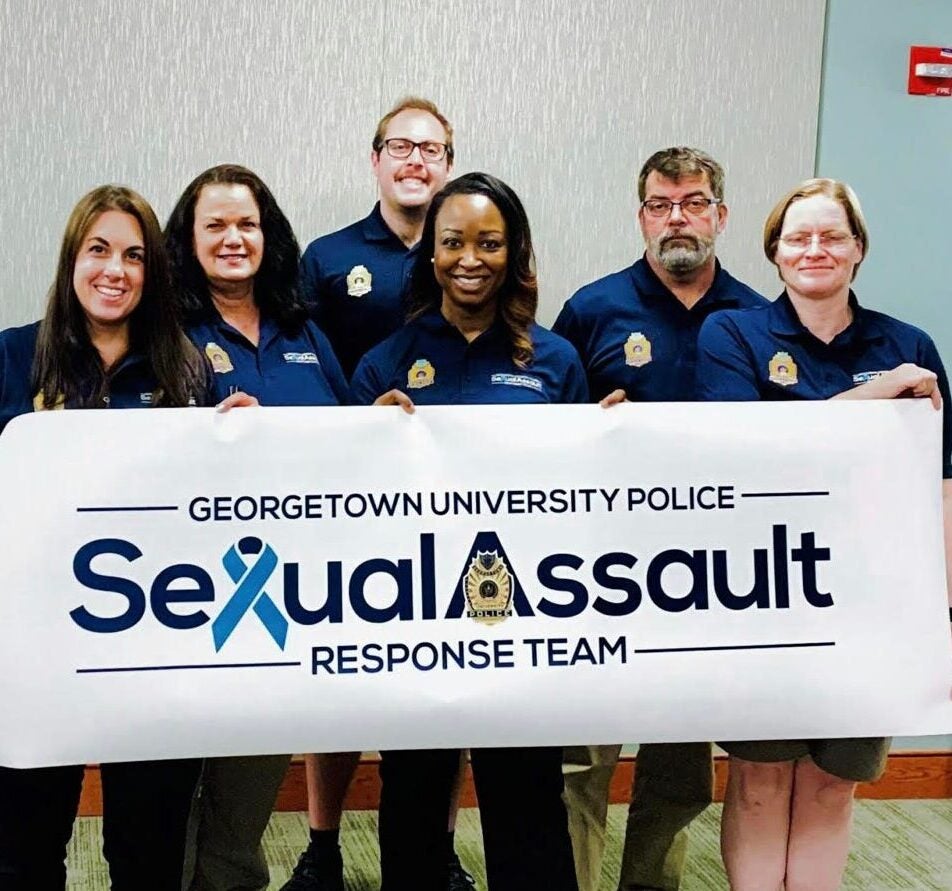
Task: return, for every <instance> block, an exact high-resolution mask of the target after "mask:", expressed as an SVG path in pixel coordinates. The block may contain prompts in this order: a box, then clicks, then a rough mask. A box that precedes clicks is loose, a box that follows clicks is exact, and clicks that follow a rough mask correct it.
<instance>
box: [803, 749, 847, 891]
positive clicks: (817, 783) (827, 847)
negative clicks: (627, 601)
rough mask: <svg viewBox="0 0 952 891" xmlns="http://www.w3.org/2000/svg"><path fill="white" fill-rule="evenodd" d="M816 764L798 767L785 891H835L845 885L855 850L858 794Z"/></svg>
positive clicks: (808, 759)
mask: <svg viewBox="0 0 952 891" xmlns="http://www.w3.org/2000/svg"><path fill="white" fill-rule="evenodd" d="M855 789H856V783H853V782H851V781H850V780H841V779H840V778H839V777H835V776H833V775H832V774H829V773H827V772H826V771H825V770H823V769H822V768H820V767H817V765H816V764H814V763H813V760H812V759H811V758H802V759H801V760H800V761H798V762H797V767H796V773H795V775H794V781H793V803H792V806H791V810H790V840H789V841H788V842H787V884H786V891H835V889H837V888H839V887H840V883H841V882H842V880H843V871H844V870H845V869H846V858H847V856H848V855H849V849H850V829H851V824H852V815H853V792H854V791H855Z"/></svg>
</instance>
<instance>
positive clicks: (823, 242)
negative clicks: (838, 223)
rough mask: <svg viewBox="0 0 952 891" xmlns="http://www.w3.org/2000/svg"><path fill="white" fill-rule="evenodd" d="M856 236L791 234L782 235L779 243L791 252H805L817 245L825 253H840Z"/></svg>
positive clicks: (835, 233)
mask: <svg viewBox="0 0 952 891" xmlns="http://www.w3.org/2000/svg"><path fill="white" fill-rule="evenodd" d="M855 240H856V236H855V235H853V234H852V233H850V232H836V231H834V232H791V233H790V234H789V235H782V236H781V237H780V243H781V244H782V245H783V246H784V247H785V248H787V249H788V250H791V251H798V252H802V251H807V250H809V249H810V248H812V247H813V245H814V244H817V245H819V246H820V247H821V248H822V249H823V250H825V251H832V252H833V253H835V252H836V251H842V250H844V249H846V248H848V247H849V246H850V245H851V244H852V243H853V242H854V241H855Z"/></svg>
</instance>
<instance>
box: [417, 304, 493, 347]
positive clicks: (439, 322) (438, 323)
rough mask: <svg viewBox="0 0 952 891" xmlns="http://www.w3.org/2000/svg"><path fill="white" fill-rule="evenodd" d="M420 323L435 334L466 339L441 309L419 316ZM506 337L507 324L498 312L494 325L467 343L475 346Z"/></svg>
mask: <svg viewBox="0 0 952 891" xmlns="http://www.w3.org/2000/svg"><path fill="white" fill-rule="evenodd" d="M419 324H420V327H422V328H423V329H424V330H426V331H429V332H431V333H433V334H439V335H442V336H444V337H457V338H459V339H460V340H465V338H464V337H463V335H462V334H461V333H460V331H459V329H458V328H457V327H456V326H455V325H451V324H450V323H449V322H448V321H447V320H446V317H445V316H444V315H443V313H442V312H440V310H439V309H431V310H428V311H427V312H425V313H423V315H421V316H420V318H419ZM506 339H507V335H506V325H505V323H504V322H503V320H502V316H500V315H499V314H498V313H497V314H496V318H495V320H494V321H493V323H492V325H490V326H489V327H488V328H487V329H486V330H485V331H484V332H483V333H482V334H480V335H479V337H477V338H476V339H475V340H473V341H470V342H469V343H468V344H467V345H468V346H473V345H474V344H477V343H485V342H486V341H491V342H497V341H500V340H503V341H505V340H506Z"/></svg>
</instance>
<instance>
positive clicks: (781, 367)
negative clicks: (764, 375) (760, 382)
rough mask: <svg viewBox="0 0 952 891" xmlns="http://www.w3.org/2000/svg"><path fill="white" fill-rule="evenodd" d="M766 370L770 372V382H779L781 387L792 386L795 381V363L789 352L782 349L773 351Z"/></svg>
mask: <svg viewBox="0 0 952 891" xmlns="http://www.w3.org/2000/svg"><path fill="white" fill-rule="evenodd" d="M767 371H768V372H769V374H770V382H771V383H774V384H780V386H781V387H792V386H793V385H794V384H795V383H796V382H797V363H796V362H794V361H793V357H792V356H791V355H790V353H785V352H783V350H779V351H777V352H776V353H774V356H773V358H772V359H771V360H770V364H769V365H768V366H767Z"/></svg>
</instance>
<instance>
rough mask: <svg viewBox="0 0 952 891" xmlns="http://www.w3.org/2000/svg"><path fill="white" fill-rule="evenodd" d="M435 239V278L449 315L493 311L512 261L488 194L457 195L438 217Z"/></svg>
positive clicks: (500, 218) (503, 226)
mask: <svg viewBox="0 0 952 891" xmlns="http://www.w3.org/2000/svg"><path fill="white" fill-rule="evenodd" d="M434 235H435V244H434V252H433V274H434V276H435V277H436V281H437V283H438V284H439V286H440V287H441V288H442V289H443V307H444V315H446V316H447V317H449V315H450V314H451V313H452V312H453V311H454V310H457V311H458V310H464V311H467V312H474V311H478V310H483V309H486V308H487V307H490V306H492V307H493V308H494V307H495V302H496V297H497V295H498V293H499V289H500V287H502V283H503V282H504V281H505V279H506V268H507V265H508V259H509V249H508V246H507V243H506V221H505V220H504V219H503V216H502V214H501V213H500V211H499V208H498V207H496V205H495V204H494V203H493V202H492V201H491V200H490V199H489V198H487V197H486V196H485V195H452V196H450V197H449V198H447V199H446V201H444V202H443V206H442V207H441V208H440V210H439V213H438V214H437V215H436V221H435V227H434ZM447 311H449V312H447Z"/></svg>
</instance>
